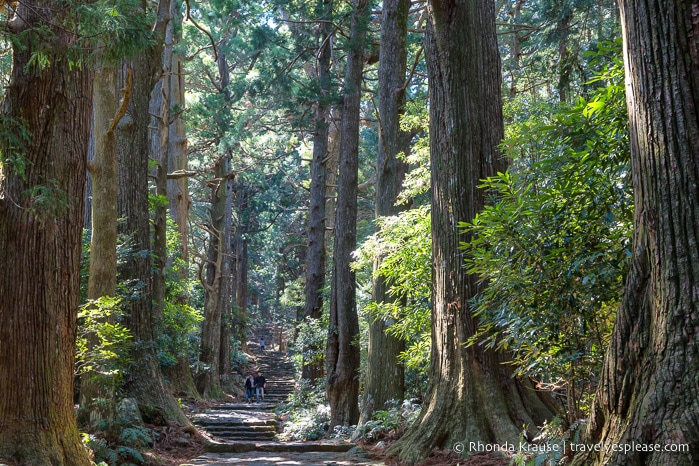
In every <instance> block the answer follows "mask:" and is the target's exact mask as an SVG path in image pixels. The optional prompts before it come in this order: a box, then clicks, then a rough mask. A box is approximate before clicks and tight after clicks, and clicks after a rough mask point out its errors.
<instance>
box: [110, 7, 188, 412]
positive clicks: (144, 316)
mask: <svg viewBox="0 0 699 466" xmlns="http://www.w3.org/2000/svg"><path fill="white" fill-rule="evenodd" d="M169 5H170V4H169V2H168V1H165V0H162V1H161V2H159V4H158V12H157V18H158V20H157V23H156V25H155V28H154V29H155V36H156V39H155V43H154V45H152V46H151V47H149V48H148V49H146V50H144V51H142V52H141V53H140V54H138V55H136V56H135V57H134V58H133V59H132V60H131V62H130V63H127V64H125V65H124V67H123V68H128V67H131V68H132V69H133V88H132V94H131V102H130V105H129V108H128V110H127V113H126V115H125V116H124V118H122V119H121V122H120V123H119V126H118V128H117V141H118V142H117V153H118V157H119V165H120V167H121V170H120V172H119V201H118V208H119V217H120V218H122V219H124V220H123V222H122V223H121V224H120V225H119V230H120V232H121V233H122V234H124V235H125V236H127V237H128V238H129V242H130V249H131V254H129V256H128V257H127V258H126V260H125V262H124V264H122V265H120V266H119V276H120V279H121V280H122V281H123V282H124V283H126V284H127V285H128V286H129V287H130V296H129V298H128V299H127V300H126V306H125V310H126V313H127V316H128V317H127V327H128V328H129V330H131V334H132V336H133V338H134V347H133V351H132V353H133V354H132V355H133V357H132V365H131V374H130V378H129V379H128V380H127V384H126V389H127V391H128V393H129V394H130V395H131V396H133V397H134V398H136V400H138V405H139V408H140V409H141V412H142V414H143V416H144V420H146V421H147V422H152V423H154V424H158V423H164V422H165V421H166V420H168V419H170V420H173V421H175V422H178V423H180V424H189V420H188V419H187V417H186V416H185V415H184V413H183V412H182V409H181V408H180V407H179V405H178V404H177V401H176V400H175V398H174V397H173V396H172V394H171V393H170V392H169V390H168V389H167V386H166V384H165V381H164V379H163V375H162V371H161V369H160V364H159V362H158V357H157V354H156V351H155V348H156V342H155V338H156V332H157V329H156V315H155V314H154V310H153V303H152V280H151V248H150V220H149V204H148V154H149V138H148V126H149V123H150V114H149V102H150V97H151V91H152V90H153V87H154V86H155V83H156V82H157V81H158V79H159V78H160V76H161V74H162V58H161V56H162V47H163V44H162V41H163V40H164V35H165V27H166V26H167V23H168V22H169V20H170V17H169V11H170V10H169ZM146 7H147V5H145V3H144V5H143V8H144V11H145V8H146ZM158 38H159V39H158ZM124 75H125V72H122V73H121V76H122V77H123V76H124Z"/></svg>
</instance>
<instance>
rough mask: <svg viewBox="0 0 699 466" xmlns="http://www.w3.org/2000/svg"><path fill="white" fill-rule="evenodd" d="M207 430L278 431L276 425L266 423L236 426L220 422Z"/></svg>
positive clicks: (216, 433)
mask: <svg viewBox="0 0 699 466" xmlns="http://www.w3.org/2000/svg"><path fill="white" fill-rule="evenodd" d="M206 430H207V432H211V433H212V434H215V435H218V434H219V433H227V434H231V433H235V432H244V433H249V432H276V431H277V426H276V425H264V426H234V425H227V424H220V425H216V426H208V427H207V428H206Z"/></svg>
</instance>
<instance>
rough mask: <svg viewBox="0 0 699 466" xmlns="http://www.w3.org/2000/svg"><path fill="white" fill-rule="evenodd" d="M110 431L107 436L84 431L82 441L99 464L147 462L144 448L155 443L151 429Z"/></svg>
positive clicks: (138, 428) (110, 465) (135, 428)
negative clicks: (143, 452)
mask: <svg viewBox="0 0 699 466" xmlns="http://www.w3.org/2000/svg"><path fill="white" fill-rule="evenodd" d="M113 434H114V433H112V432H108V433H107V437H106V438H101V437H98V436H96V435H93V434H86V433H83V434H81V435H82V442H83V445H85V446H86V447H87V448H88V449H89V450H90V451H91V453H92V459H93V461H94V462H95V463H97V465H98V466H99V465H109V466H112V465H114V466H116V465H129V464H145V462H146V460H145V458H144V456H143V454H142V453H141V451H142V450H144V449H146V448H148V447H150V446H152V445H153V437H152V435H151V431H150V430H149V429H146V428H142V427H127V428H124V429H122V430H121V431H120V432H116V435H113Z"/></svg>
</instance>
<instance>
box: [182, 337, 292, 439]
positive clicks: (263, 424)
mask: <svg viewBox="0 0 699 466" xmlns="http://www.w3.org/2000/svg"><path fill="white" fill-rule="evenodd" d="M258 335H259V333H258ZM262 335H264V336H265V341H266V342H269V341H271V339H270V335H269V333H268V332H264V331H263V333H262ZM266 346H267V348H268V349H267V350H266V351H264V352H263V351H261V349H260V345H259V343H257V342H248V349H249V350H250V351H251V352H252V353H253V354H254V355H255V362H256V366H257V370H260V371H262V374H263V375H264V376H265V378H266V379H267V390H266V392H265V396H264V401H262V402H260V403H254V402H253V403H246V402H242V403H222V404H218V405H216V406H214V407H212V408H211V409H209V410H207V412H206V413H202V414H198V415H195V416H194V417H193V419H192V420H193V422H194V423H195V424H196V425H198V426H199V427H200V428H202V429H203V430H204V431H206V433H208V434H209V436H210V437H212V438H213V439H215V440H216V441H218V442H224V443H231V442H264V441H273V440H275V438H276V433H277V419H276V416H275V414H274V412H273V411H274V410H275V409H276V408H277V406H278V405H279V404H280V403H282V402H284V401H285V400H286V399H287V397H288V396H289V394H290V393H292V392H293V391H294V390H295V385H296V382H295V380H294V365H293V362H292V361H291V360H290V359H289V358H288V357H287V356H286V355H284V354H282V353H280V352H276V351H271V350H270V349H269V348H270V346H269V344H268V345H266ZM253 375H257V374H256V373H255V374H253ZM238 446H239V447H241V448H243V446H242V445H238Z"/></svg>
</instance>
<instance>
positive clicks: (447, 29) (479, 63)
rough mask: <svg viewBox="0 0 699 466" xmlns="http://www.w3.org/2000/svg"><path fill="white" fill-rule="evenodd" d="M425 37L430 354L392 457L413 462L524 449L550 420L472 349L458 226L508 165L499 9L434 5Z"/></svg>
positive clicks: (485, 2) (493, 361)
mask: <svg viewBox="0 0 699 466" xmlns="http://www.w3.org/2000/svg"><path fill="white" fill-rule="evenodd" d="M428 9H429V10H428V11H429V22H428V25H427V32H426V38H425V52H426V58H427V64H428V76H429V86H430V90H429V98H430V144H431V145H430V163H431V166H432V257H433V259H432V286H433V308H432V356H431V360H430V385H429V387H428V391H427V395H426V397H425V403H424V405H423V408H422V411H421V413H420V417H419V418H418V420H417V421H416V423H415V424H414V425H413V426H412V427H411V428H410V429H409V430H408V432H406V434H405V435H404V436H403V437H402V438H401V439H400V440H399V441H398V442H397V443H396V444H394V446H393V447H392V449H391V450H390V452H391V453H392V454H398V455H399V456H400V458H401V459H402V460H404V461H415V460H416V459H419V458H420V457H423V456H425V455H426V454H428V453H429V452H430V451H432V449H433V448H435V447H437V448H444V449H448V450H451V449H452V448H454V445H455V444H456V443H457V442H463V444H464V446H465V448H464V454H468V453H469V452H470V450H469V447H470V442H479V441H480V442H483V443H490V444H493V443H498V444H503V443H504V442H510V443H512V444H515V445H516V444H517V442H518V438H519V435H520V429H522V427H523V426H526V427H527V428H530V429H531V428H534V427H535V426H537V425H541V424H540V423H541V422H542V421H543V420H544V418H545V417H546V416H547V415H548V414H550V413H549V412H548V410H547V409H546V408H545V407H544V405H542V404H541V403H540V402H539V400H538V398H537V396H536V394H535V393H534V392H533V390H532V387H531V385H530V384H522V383H519V382H517V381H516V380H515V379H513V378H512V376H511V374H512V372H511V370H509V369H508V366H506V365H503V364H501V363H502V361H501V358H500V357H499V355H498V354H497V353H495V352H493V351H489V350H486V349H484V348H483V347H481V346H478V345H474V346H466V342H467V341H468V339H469V338H470V337H471V336H472V335H473V334H474V332H475V330H476V328H477V321H476V320H475V318H474V316H473V315H472V314H471V310H470V305H469V300H470V299H471V298H473V297H474V296H475V295H476V293H477V292H478V283H477V277H476V276H472V275H469V274H467V273H466V271H465V267H464V264H463V261H464V259H463V255H462V254H461V252H460V242H462V241H467V240H468V237H467V236H466V235H465V234H464V233H463V232H462V230H461V229H460V228H459V222H468V221H471V220H472V219H473V218H474V216H475V215H476V214H477V213H478V212H479V211H480V210H482V208H483V206H484V203H485V198H486V195H487V193H486V192H484V191H483V190H481V189H479V188H478V185H479V184H480V183H481V181H480V180H482V179H484V178H486V177H488V176H492V175H495V174H496V173H497V172H498V171H503V170H505V168H506V164H505V161H504V160H503V159H502V157H501V156H500V153H499V150H498V144H499V143H500V141H501V139H502V137H503V120H502V105H501V97H500V92H501V91H500V82H501V76H500V59H499V56H498V49H497V41H496V36H495V11H494V3H493V2H492V1H490V0H474V1H472V2H460V1H456V0H444V1H442V0H432V1H431V2H429V4H428Z"/></svg>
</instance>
